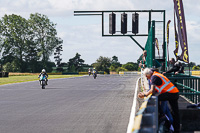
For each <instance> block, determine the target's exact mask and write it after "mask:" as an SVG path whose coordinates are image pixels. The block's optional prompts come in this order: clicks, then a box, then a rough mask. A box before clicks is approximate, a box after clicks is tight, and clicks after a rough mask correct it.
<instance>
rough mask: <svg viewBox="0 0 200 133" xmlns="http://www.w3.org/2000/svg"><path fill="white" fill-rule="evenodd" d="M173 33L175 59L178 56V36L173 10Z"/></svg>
mask: <svg viewBox="0 0 200 133" xmlns="http://www.w3.org/2000/svg"><path fill="white" fill-rule="evenodd" d="M174 33H175V50H174V55H175V57H176V59H177V58H178V46H179V38H178V33H177V30H176V19H175V11H174Z"/></svg>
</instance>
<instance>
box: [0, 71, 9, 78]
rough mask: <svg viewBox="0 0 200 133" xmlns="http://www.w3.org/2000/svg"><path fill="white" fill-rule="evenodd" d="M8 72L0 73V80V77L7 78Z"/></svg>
mask: <svg viewBox="0 0 200 133" xmlns="http://www.w3.org/2000/svg"><path fill="white" fill-rule="evenodd" d="M8 75H9V72H0V78H2V77H8Z"/></svg>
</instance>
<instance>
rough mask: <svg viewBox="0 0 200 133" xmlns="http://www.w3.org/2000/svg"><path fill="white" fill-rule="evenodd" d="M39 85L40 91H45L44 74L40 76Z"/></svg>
mask: <svg viewBox="0 0 200 133" xmlns="http://www.w3.org/2000/svg"><path fill="white" fill-rule="evenodd" d="M40 85H41V86H42V89H45V86H46V76H45V75H44V74H41V75H40Z"/></svg>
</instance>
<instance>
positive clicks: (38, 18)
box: [29, 13, 63, 67]
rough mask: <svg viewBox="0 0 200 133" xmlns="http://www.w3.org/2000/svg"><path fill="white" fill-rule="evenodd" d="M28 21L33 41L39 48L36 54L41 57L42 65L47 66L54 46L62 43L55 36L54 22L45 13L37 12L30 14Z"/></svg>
mask: <svg viewBox="0 0 200 133" xmlns="http://www.w3.org/2000/svg"><path fill="white" fill-rule="evenodd" d="M29 23H30V27H31V29H32V31H33V34H34V41H35V43H36V44H37V47H38V49H39V51H38V55H39V56H40V57H41V59H42V62H43V67H47V61H48V60H49V56H50V55H51V54H52V53H53V51H54V49H55V48H56V46H58V45H60V44H61V43H63V41H62V40H61V39H60V38H58V37H56V35H57V31H56V29H55V26H56V24H54V23H53V22H51V21H50V20H49V19H48V17H47V16H46V15H42V14H39V13H35V14H31V15H30V19H29Z"/></svg>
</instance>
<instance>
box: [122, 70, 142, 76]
mask: <svg viewBox="0 0 200 133" xmlns="http://www.w3.org/2000/svg"><path fill="white" fill-rule="evenodd" d="M119 74H120V75H135V74H139V73H138V72H137V71H127V72H124V71H119Z"/></svg>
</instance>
